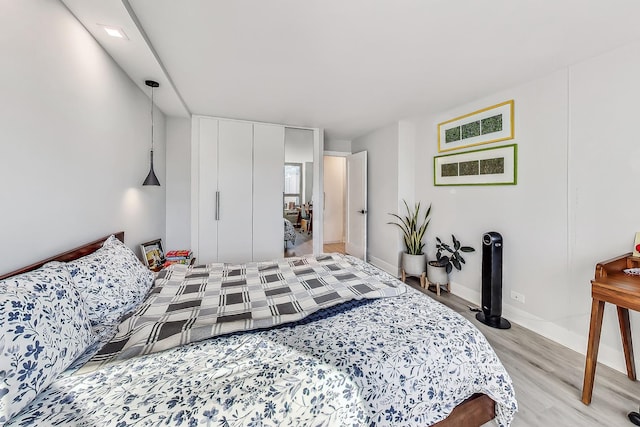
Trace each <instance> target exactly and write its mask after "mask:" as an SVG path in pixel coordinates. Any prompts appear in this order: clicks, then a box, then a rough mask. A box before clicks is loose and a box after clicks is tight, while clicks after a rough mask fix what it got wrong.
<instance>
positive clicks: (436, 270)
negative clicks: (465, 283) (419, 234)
mask: <svg viewBox="0 0 640 427" xmlns="http://www.w3.org/2000/svg"><path fill="white" fill-rule="evenodd" d="M451 240H452V242H453V244H452V245H449V244H447V243H445V242H443V241H442V240H441V239H440V238H439V237H436V259H435V260H434V261H429V271H428V273H429V282H430V283H432V284H434V285H435V286H436V289H437V291H438V294H440V292H439V291H440V285H446V286H447V289H448V285H449V274H450V273H451V272H452V271H453V269H454V268H455V269H456V270H458V271H460V270H462V265H463V264H465V260H464V258H463V257H462V254H461V252H475V249H474V248H472V247H471V246H462V243H460V241H459V240H458V239H456V236H454V235H453V234H452V235H451Z"/></svg>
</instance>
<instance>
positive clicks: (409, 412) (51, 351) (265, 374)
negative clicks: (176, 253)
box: [0, 237, 517, 426]
mask: <svg viewBox="0 0 640 427" xmlns="http://www.w3.org/2000/svg"><path fill="white" fill-rule="evenodd" d="M120 239H121V240H122V237H120ZM108 242H109V243H105V246H106V248H107V251H105V250H104V247H101V246H99V245H98V246H97V247H98V250H97V251H96V252H97V253H98V255H97V256H96V255H93V257H92V255H87V256H88V257H90V258H89V259H88V260H86V259H84V260H83V258H80V260H69V261H68V263H67V264H66V268H62V267H63V264H53V265H51V264H49V265H47V266H45V267H41V268H40V269H39V270H41V269H42V268H44V269H49V270H51V269H53V270H54V272H53V273H51V271H49V270H47V271H48V272H45V273H40V274H45V275H46V274H49V275H53V276H52V277H55V279H53V278H46V277H45V278H44V279H43V278H42V277H36V279H37V281H40V282H43V283H44V285H41V286H40V288H38V290H37V292H35V291H34V286H33V285H28V286H27V285H25V283H22V282H23V280H24V274H23V275H21V276H12V277H9V278H5V280H3V281H0V287H4V288H3V290H4V291H11V292H8V293H6V292H5V293H4V294H3V295H14V296H12V297H6V296H3V299H2V305H0V326H1V327H2V331H3V341H2V344H1V345H2V347H0V364H1V365H0V375H2V377H1V379H2V380H3V384H2V385H0V399H1V400H0V410H1V411H2V413H0V424H3V423H4V424H6V425H8V426H42V425H78V426H94V425H100V426H103V425H104V426H107V425H109V426H130V425H140V426H147V425H149V426H152V425H153V426H155V425H171V426H173V425H185V426H187V425H188V426H196V425H211V426H214V425H215V426H219V425H220V426H247V425H254V426H279V425H290V426H305V425H313V426H316V425H318V426H320V425H325V426H337V425H339V426H370V425H376V426H386V425H389V426H390V425H394V426H397V425H402V426H405V425H406V426H413V425H415V426H426V425H432V424H435V423H438V422H441V421H443V420H445V421H444V422H446V420H447V419H450V418H451V417H452V415H450V414H452V411H453V412H454V414H455V413H456V411H457V409H456V408H460V407H462V406H463V405H464V404H465V402H466V401H468V399H469V398H471V397H472V396H477V395H478V394H481V395H483V396H488V397H489V398H490V399H491V400H492V401H493V402H495V417H496V421H497V423H498V424H499V425H501V426H508V425H509V424H510V423H511V420H512V418H513V415H514V413H515V411H516V410H517V403H516V400H515V396H514V390H513V386H512V384H511V380H510V378H509V375H508V374H507V372H506V370H505V369H504V367H503V366H502V364H501V363H500V361H499V360H498V357H497V356H496V354H495V352H494V351H493V349H492V348H491V347H490V345H489V344H488V343H487V341H486V339H485V338H484V336H483V335H482V334H481V333H480V332H479V331H478V330H477V329H476V328H475V327H474V326H473V325H472V324H470V323H469V322H468V321H467V320H465V319H464V318H463V317H462V316H460V315H458V314H457V313H455V312H453V311H452V310H450V309H448V308H447V307H445V306H443V305H442V304H440V303H438V302H436V301H434V300H433V299H431V298H429V297H428V296H426V295H424V294H422V293H420V292H418V291H416V290H414V289H412V288H409V287H406V286H405V285H404V284H402V283H401V282H399V281H398V280H397V279H395V278H393V277H391V276H390V275H388V274H386V273H384V272H382V271H380V270H378V269H377V268H375V267H372V266H370V265H368V264H365V263H363V262H362V261H359V260H357V259H355V258H352V257H349V256H337V255H332V256H331V259H333V260H335V263H329V264H330V265H337V264H343V263H344V264H347V265H348V268H352V269H353V271H357V272H358V273H357V274H354V275H355V276H358V275H360V274H362V275H363V276H362V277H363V280H367V283H368V286H369V287H373V285H372V284H373V283H375V284H376V285H375V286H378V284H380V283H382V284H387V285H389V287H390V288H395V289H402V291H401V292H396V293H395V294H396V295H395V296H391V295H390V294H387V293H385V292H382V294H380V295H377V296H373V297H372V299H369V298H355V299H352V300H350V301H347V302H341V303H339V304H338V303H337V304H335V305H332V304H329V305H327V306H323V307H321V308H320V309H318V310H314V309H309V310H308V311H309V313H307V314H308V315H306V316H299V317H300V318H298V319H297V320H295V321H292V322H275V323H274V324H273V325H271V326H270V327H268V328H265V327H261V328H259V329H255V330H246V331H245V330H237V329H234V331H233V332H228V331H226V330H225V331H223V334H222V335H218V336H215V337H213V338H208V339H200V338H199V339H197V340H193V342H188V343H182V345H178V346H175V347H172V348H168V349H164V348H163V349H162V351H158V352H151V353H147V352H137V354H136V355H135V356H131V357H125V358H122V359H119V358H115V359H113V360H109V361H108V363H99V364H98V365H96V366H92V365H91V364H89V365H85V364H86V363H87V362H88V361H89V360H90V359H92V358H94V360H95V357H96V356H95V354H96V353H98V352H99V350H100V349H101V348H103V347H104V346H105V344H107V345H108V343H109V342H114V341H113V338H114V336H115V335H116V334H119V335H123V333H124V335H126V334H127V333H129V334H130V335H131V334H135V332H137V329H136V328H135V326H133V327H131V328H129V329H127V328H123V327H122V325H123V324H125V323H126V322H127V320H129V321H130V320H131V319H134V318H135V319H137V321H138V322H139V321H141V319H142V320H145V321H151V320H150V317H149V316H147V315H146V314H143V313H142V312H141V311H144V312H145V313H147V312H150V311H153V308H152V307H153V306H151V305H145V296H146V297H147V299H148V297H149V296H152V295H154V289H155V287H154V288H152V283H151V282H152V281H150V280H149V275H148V272H147V271H146V270H145V269H140V268H138V266H135V265H134V262H133V261H130V258H127V259H128V260H129V261H126V262H124V261H120V263H119V264H118V265H120V267H119V268H118V271H119V272H120V274H119V275H118V279H117V280H116V282H118V283H117V284H116V283H115V282H113V280H112V279H111V278H109V277H107V276H108V272H107V271H106V269H107V267H106V264H105V263H106V261H105V260H106V259H107V258H108V257H109V254H105V252H109V251H112V252H115V253H116V255H115V256H116V258H118V259H120V260H122V259H123V258H122V256H123V252H124V251H125V250H126V247H124V245H120V244H118V243H117V242H114V241H113V240H111V241H109V240H108ZM93 243H95V242H93ZM123 248H124V249H123ZM116 249H117V250H116ZM111 255H113V254H111ZM130 255H132V254H130ZM130 255H129V256H130ZM91 257H92V258H91ZM125 258H126V257H125ZM319 258H320V260H321V261H322V260H325V261H326V260H327V259H328V258H326V257H325V258H321V257H319ZM60 260H61V261H67V260H66V259H64V258H61V259H60ZM315 260H316V258H307V259H304V258H299V259H293V260H292V259H288V260H287V261H283V260H281V261H280V262H281V263H283V264H284V265H286V264H287V263H296V262H299V263H302V264H304V262H311V263H314V262H316V261H315ZM303 261H304V262H303ZM111 262H112V261H111ZM171 268H172V269H178V270H179V269H186V270H188V269H189V267H182V266H180V267H171ZM318 268H319V267H318ZM329 269H331V268H329ZM214 270H215V268H214ZM219 270H220V268H219ZM36 271H37V270H36ZM123 271H125V272H124V273H123ZM172 271H173V270H169V273H170V272H172ZM318 271H320V270H318ZM67 272H68V273H67ZM29 274H32V273H26V275H29ZM306 274H307V276H306V277H307V278H306V279H305V280H303V282H305V283H306V282H310V281H312V280H313V279H309V277H308V274H310V273H309V272H308V271H307V273H306ZM105 275H107V276H105ZM294 275H295V274H294ZM364 275H366V276H370V278H364ZM192 277H193V276H192ZM16 278H18V279H16ZM60 280H62V281H64V282H65V285H66V289H67V293H68V294H69V295H62V294H60V289H61V288H60V287H59V286H58V285H54V284H52V283H53V282H56V281H60ZM122 280H124V282H122ZM283 280H285V282H287V280H289V282H287V283H293V282H291V280H292V279H283ZM263 282H264V280H263ZM327 282H329V281H327ZM186 286H189V285H188V284H187V285H186ZM354 288H356V289H362V288H358V287H356V286H354ZM81 289H82V291H81ZM150 289H151V290H150ZM109 290H110V291H109ZM29 292H32V293H33V294H34V295H38V298H33V297H25V296H24V295H23V294H25V293H26V294H29ZM356 293H357V292H356ZM157 294H158V292H156V297H157ZM16 295H18V296H20V295H22V298H23V300H20V298H18V297H17V296H16ZM97 295H100V297H99V298H96V296H97ZM176 295H178V294H176ZM176 295H174V296H172V298H176ZM180 295H182V293H180ZM40 297H43V298H40ZM29 298H31V299H29ZM177 298H182V296H178V297H177ZM38 299H42V300H46V301H49V300H51V301H57V302H56V303H55V304H57V305H58V306H60V304H61V301H62V302H64V301H66V300H73V299H76V301H78V300H79V301H83V302H84V309H83V306H82V304H80V305H78V304H76V306H78V307H80V308H78V307H76V308H73V306H74V304H67V305H68V306H69V307H67V309H66V310H67V311H68V313H69V314H68V319H69V320H70V321H69V322H67V325H66V326H65V328H66V330H65V332H64V336H65V337H66V338H67V340H68V342H65V343H64V346H65V347H64V349H63V348H61V347H62V346H63V345H62V344H60V343H56V342H55V341H56V340H52V339H51V336H52V334H51V331H54V332H56V333H59V332H60V331H59V328H60V325H56V324H55V322H56V320H55V319H53V316H51V315H50V309H48V308H46V307H44V308H42V309H40V311H38V310H39V309H38V308H37V307H36V308H35V309H34V308H33V307H31V310H32V312H31V313H26V312H27V311H28V310H27V308H26V304H27V303H29V301H31V303H33V302H34V301H37V300H38ZM92 300H93V302H92ZM302 300H304V298H302ZM20 301H22V302H20ZM98 301H99V303H98ZM132 301H135V304H134V306H133V307H132V306H131V302H132ZM21 304H22V305H21ZM42 304H43V305H47V302H43V303H42ZM98 304H99V306H98ZM17 305H20V307H17ZM142 307H146V308H144V309H143V308H142ZM234 307H235V306H234ZM236 308H237V307H236ZM34 310H36V311H35V312H33V311H34ZM47 313H49V314H47ZM25 316H26V317H30V319H33V318H35V317H37V318H39V319H41V321H40V322H38V325H37V327H36V328H35V329H33V333H32V334H31V336H30V337H27V336H25V334H24V333H18V332H16V330H18V331H22V332H24V330H25V327H24V325H25V324H29V322H32V320H30V319H27V320H25ZM163 316H166V312H165V313H164V315H161V316H160V317H161V318H163ZM276 317H277V313H276ZM186 318H189V319H191V317H189V316H186V317H185V319H186ZM71 319H73V321H71ZM121 320H124V321H123V322H120V321H121ZM153 321H159V320H153ZM171 322H173V320H171V321H170V323H171ZM189 322H191V323H194V322H195V323H197V322H198V321H197V320H189V321H187V322H186V323H189ZM129 323H130V325H134V323H132V322H131V321H130V322H129ZM143 323H144V322H143ZM135 324H138V323H135ZM159 324H160V323H159ZM145 325H146V326H148V325H147V324H146V323H145ZM20 326H22V328H20ZM141 329H142V328H141ZM147 329H151V330H154V328H148V327H147ZM43 330H44V332H43ZM161 330H162V328H160V327H158V328H155V331H156V333H157V334H162V332H160V331H161ZM47 331H48V332H47ZM87 331H90V336H88V334H87ZM123 331H124V332H123ZM36 335H37V336H43V337H44V336H47V337H49V338H47V340H43V341H40V340H38V339H34V336H36ZM152 335H153V334H152ZM214 335H215V334H214ZM15 337H19V339H14V338H15ZM187 341H188V340H187ZM69 343H75V344H73V345H71V344H69ZM140 354H142V355H140ZM63 356H64V357H63ZM76 357H77V359H76V360H75V361H74V362H71V361H72V360H73V359H75V358H76ZM45 359H46V362H45ZM50 365H55V366H57V368H56V369H55V370H54V371H51V372H46V371H47V367H50ZM83 365H85V367H84V369H82V367H83ZM86 366H90V369H87V368H86ZM79 368H80V369H79ZM447 417H449V418H447ZM464 419H466V418H464ZM460 425H462V424H460ZM464 425H478V424H477V423H476V424H464Z"/></svg>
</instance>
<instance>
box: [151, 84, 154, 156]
mask: <svg viewBox="0 0 640 427" xmlns="http://www.w3.org/2000/svg"><path fill="white" fill-rule="evenodd" d="M153 128H154V126H153V86H151V152H152V153H153Z"/></svg>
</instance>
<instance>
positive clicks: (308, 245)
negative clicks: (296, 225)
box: [284, 240, 345, 258]
mask: <svg viewBox="0 0 640 427" xmlns="http://www.w3.org/2000/svg"><path fill="white" fill-rule="evenodd" d="M323 252H324V253H331V252H338V253H341V254H344V253H345V251H344V243H328V244H326V245H324V250H323ZM312 253H313V240H308V241H306V242H303V243H301V244H299V245H296V246H294V247H291V248H289V247H286V248H285V250H284V256H285V258H288V257H292V256H301V255H309V254H312Z"/></svg>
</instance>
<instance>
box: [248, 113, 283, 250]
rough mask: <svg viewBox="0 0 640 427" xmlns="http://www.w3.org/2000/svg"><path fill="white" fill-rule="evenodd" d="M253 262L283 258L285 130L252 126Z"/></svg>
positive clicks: (280, 127)
mask: <svg viewBox="0 0 640 427" xmlns="http://www.w3.org/2000/svg"><path fill="white" fill-rule="evenodd" d="M253 158H254V162H253V261H267V260H270V259H275V258H282V250H283V246H284V220H283V219H282V192H283V191H284V181H283V179H282V173H283V172H282V171H283V170H284V127H283V126H276V125H266V124H259V123H255V124H254V125H253Z"/></svg>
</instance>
